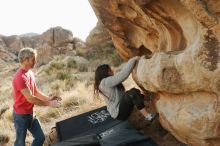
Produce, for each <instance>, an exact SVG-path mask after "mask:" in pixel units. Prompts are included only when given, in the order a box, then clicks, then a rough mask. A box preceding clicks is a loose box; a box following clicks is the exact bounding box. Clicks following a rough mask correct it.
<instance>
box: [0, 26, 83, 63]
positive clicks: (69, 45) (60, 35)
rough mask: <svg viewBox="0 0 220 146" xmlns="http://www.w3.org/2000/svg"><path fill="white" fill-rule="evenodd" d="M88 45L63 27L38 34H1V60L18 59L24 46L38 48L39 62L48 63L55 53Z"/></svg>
mask: <svg viewBox="0 0 220 146" xmlns="http://www.w3.org/2000/svg"><path fill="white" fill-rule="evenodd" d="M79 43H80V44H81V46H83V45H84V46H86V45H85V43H84V42H83V41H81V40H80V39H78V38H74V37H73V34H72V32H71V31H69V30H66V29H63V28H62V27H54V28H50V29H48V30H47V31H45V32H44V33H42V34H40V35H38V34H34V33H29V34H25V35H20V36H18V35H13V36H3V35H0V58H1V59H0V62H10V61H15V60H16V59H17V53H18V52H19V50H20V49H21V48H23V47H32V48H34V49H37V50H38V55H39V56H40V58H39V59H38V62H39V63H40V64H41V63H47V62H48V61H49V60H50V59H51V58H52V57H53V56H54V55H58V54H65V53H66V52H70V51H73V52H74V49H76V47H78V46H79V45H78V44H79Z"/></svg>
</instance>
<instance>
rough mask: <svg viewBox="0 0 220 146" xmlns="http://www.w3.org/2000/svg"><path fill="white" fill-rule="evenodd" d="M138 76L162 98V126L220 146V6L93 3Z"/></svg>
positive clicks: (191, 141)
mask: <svg viewBox="0 0 220 146" xmlns="http://www.w3.org/2000/svg"><path fill="white" fill-rule="evenodd" d="M90 3H91V5H92V7H93V9H94V11H95V13H96V15H97V17H98V18H99V20H100V21H101V22H102V23H103V24H104V26H105V28H106V29H107V30H108V32H109V33H110V35H111V37H112V40H113V43H114V45H115V46H116V48H117V50H118V52H119V53H120V55H121V56H122V57H123V58H124V59H128V58H130V57H132V56H135V55H140V56H142V55H144V56H142V57H141V58H140V60H139V62H138V64H137V66H136V68H135V71H134V73H133V75H134V79H135V81H136V82H137V84H138V85H139V86H140V87H142V88H143V89H146V90H150V91H153V92H156V93H157V99H158V100H157V101H156V102H155V106H156V109H157V111H158V112H159V114H160V123H161V124H162V126H163V127H164V128H165V129H167V130H168V131H169V132H170V133H171V134H173V135H174V136H175V137H176V138H177V139H178V140H179V141H181V142H183V143H185V144H187V145H193V146H220V43H219V41H220V24H219V20H220V1H218V0H203V1H197V0H154V1H153V0H117V1H116V0H105V1H103V0H90Z"/></svg>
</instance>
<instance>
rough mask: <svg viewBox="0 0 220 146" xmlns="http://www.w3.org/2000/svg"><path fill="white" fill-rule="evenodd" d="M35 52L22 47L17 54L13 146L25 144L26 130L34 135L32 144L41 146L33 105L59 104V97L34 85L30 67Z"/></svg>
mask: <svg viewBox="0 0 220 146" xmlns="http://www.w3.org/2000/svg"><path fill="white" fill-rule="evenodd" d="M36 57H37V53H36V51H35V50H34V49H32V48H23V49H21V50H20V52H19V54H18V59H19V62H20V68H19V69H18V70H17V72H16V73H15V75H14V77H13V83H12V85H13V93H14V105H13V110H14V111H13V118H14V125H15V129H16V140H15V144H14V145H15V146H25V138H26V134H27V130H29V131H30V132H31V134H32V135H33V137H34V140H33V143H32V146H42V145H43V143H44V140H45V136H44V133H43V131H42V128H41V126H40V123H39V121H38V119H36V117H33V107H34V105H39V106H51V107H59V106H60V100H61V98H60V97H57V96H53V97H48V96H46V95H44V94H43V93H42V92H41V91H40V90H39V89H38V88H37V86H36V83H35V77H34V74H33V72H32V70H31V69H32V68H33V67H34V65H35V64H36Z"/></svg>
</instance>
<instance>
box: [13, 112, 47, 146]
mask: <svg viewBox="0 0 220 146" xmlns="http://www.w3.org/2000/svg"><path fill="white" fill-rule="evenodd" d="M13 118H14V126H15V130H16V140H15V143H14V146H25V138H26V134H27V130H29V131H30V132H31V134H32V136H33V137H34V140H33V143H32V145H31V146H42V145H43V143H44V140H45V136H44V133H43V131H42V128H41V126H40V123H39V121H38V120H37V119H36V118H34V117H33V115H32V114H16V113H15V112H13Z"/></svg>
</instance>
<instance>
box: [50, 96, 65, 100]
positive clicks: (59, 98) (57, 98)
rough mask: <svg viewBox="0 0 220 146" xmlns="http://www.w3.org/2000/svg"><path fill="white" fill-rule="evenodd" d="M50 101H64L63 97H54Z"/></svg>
mask: <svg viewBox="0 0 220 146" xmlns="http://www.w3.org/2000/svg"><path fill="white" fill-rule="evenodd" d="M50 100H58V101H61V100H62V98H61V97H59V96H53V97H51V99H50Z"/></svg>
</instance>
